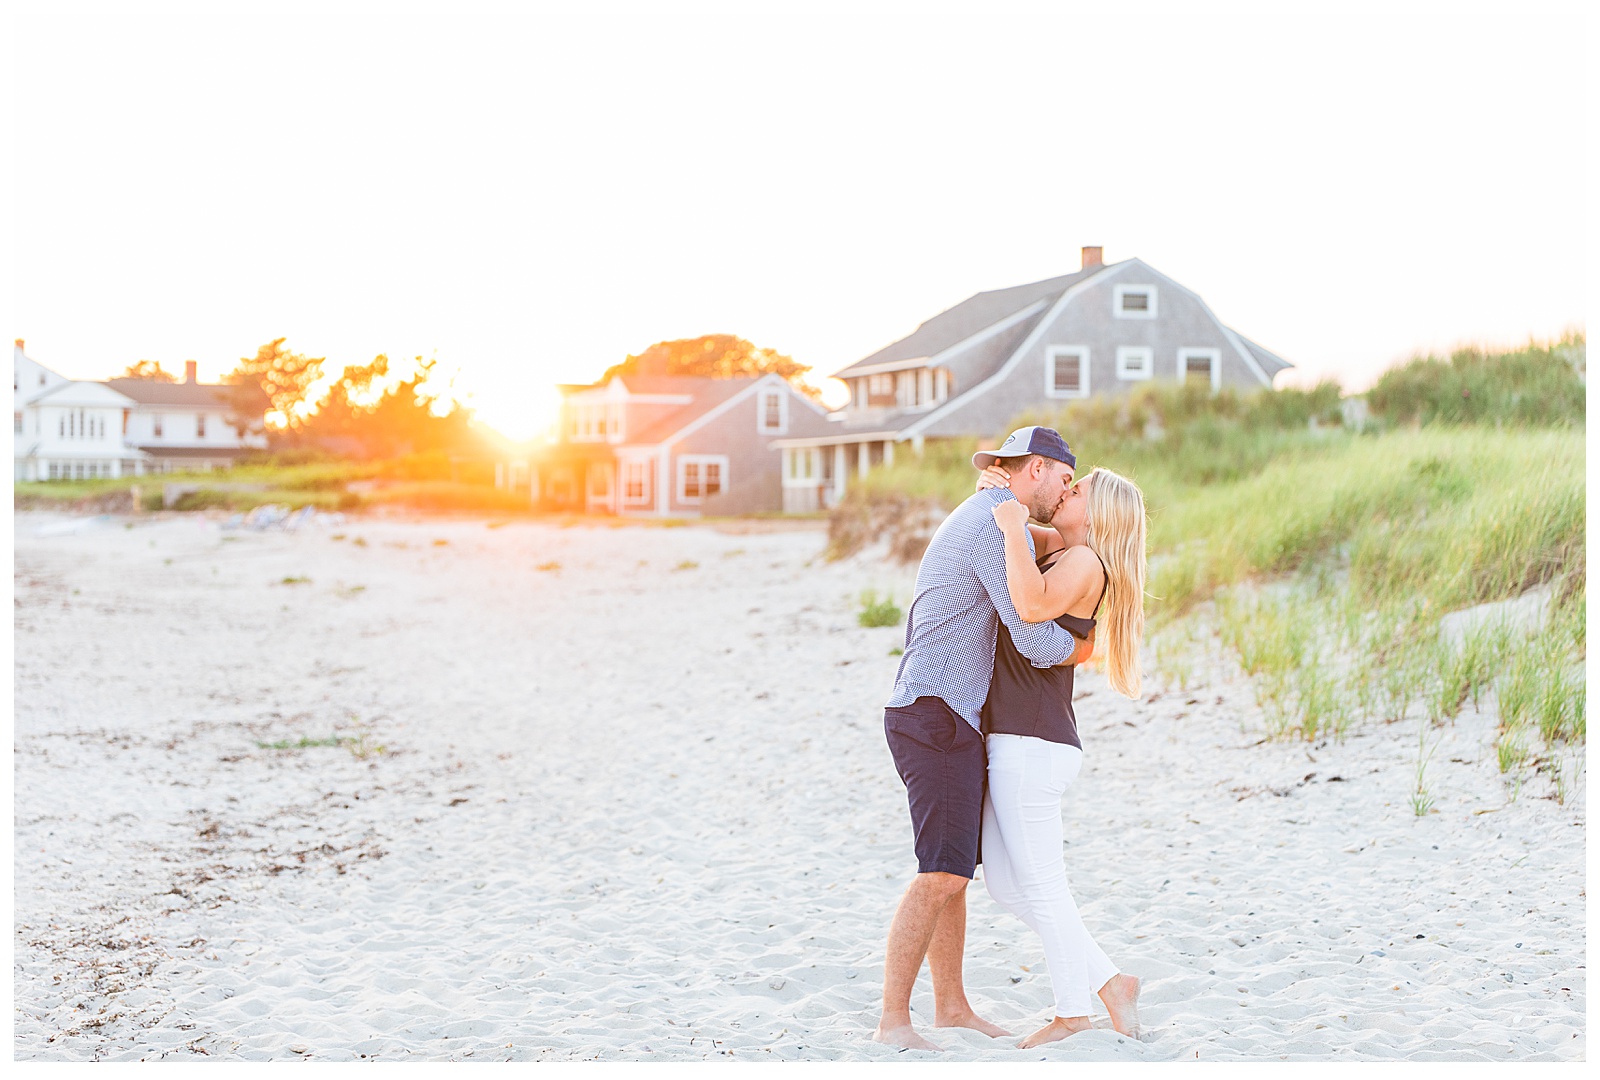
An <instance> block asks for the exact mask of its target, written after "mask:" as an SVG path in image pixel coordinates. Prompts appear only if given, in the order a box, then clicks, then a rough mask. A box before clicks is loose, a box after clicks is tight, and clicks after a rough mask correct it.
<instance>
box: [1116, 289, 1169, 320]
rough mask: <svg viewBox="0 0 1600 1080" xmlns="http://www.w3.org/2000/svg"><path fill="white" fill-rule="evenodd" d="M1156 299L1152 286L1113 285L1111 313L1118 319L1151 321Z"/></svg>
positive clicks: (1153, 315)
mask: <svg viewBox="0 0 1600 1080" xmlns="http://www.w3.org/2000/svg"><path fill="white" fill-rule="evenodd" d="M1157 299H1158V297H1157V295H1156V287H1155V286H1154V285H1113V286H1112V287H1111V313H1112V314H1113V315H1115V316H1116V317H1117V318H1119V319H1153V318H1155V317H1156V301H1157Z"/></svg>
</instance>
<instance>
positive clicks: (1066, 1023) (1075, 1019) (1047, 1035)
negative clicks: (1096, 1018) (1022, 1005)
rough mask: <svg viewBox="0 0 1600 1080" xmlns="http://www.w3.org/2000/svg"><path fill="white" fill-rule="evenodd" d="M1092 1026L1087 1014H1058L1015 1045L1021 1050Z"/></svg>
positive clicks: (1058, 1039)
mask: <svg viewBox="0 0 1600 1080" xmlns="http://www.w3.org/2000/svg"><path fill="white" fill-rule="evenodd" d="M1093 1026H1094V1025H1093V1024H1092V1023H1090V1022H1089V1018H1088V1017H1087V1016H1058V1017H1056V1018H1055V1019H1054V1020H1052V1021H1050V1022H1049V1023H1048V1024H1046V1025H1045V1026H1044V1027H1042V1028H1040V1029H1039V1030H1038V1031H1035V1032H1034V1033H1033V1034H1032V1035H1029V1036H1028V1037H1027V1038H1026V1039H1023V1040H1022V1041H1021V1042H1019V1043H1018V1044H1017V1047H1018V1049H1021V1050H1027V1049H1030V1048H1032V1047H1035V1046H1043V1045H1044V1044H1045V1043H1053V1042H1060V1041H1061V1040H1062V1039H1065V1038H1066V1037H1067V1036H1069V1035H1076V1034H1077V1033H1078V1032H1080V1031H1088V1030H1089V1029H1090V1028H1091V1027H1093Z"/></svg>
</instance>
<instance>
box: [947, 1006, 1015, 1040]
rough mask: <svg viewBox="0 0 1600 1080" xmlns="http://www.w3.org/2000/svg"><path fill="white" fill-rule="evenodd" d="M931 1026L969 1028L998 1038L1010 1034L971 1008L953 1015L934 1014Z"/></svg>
mask: <svg viewBox="0 0 1600 1080" xmlns="http://www.w3.org/2000/svg"><path fill="white" fill-rule="evenodd" d="M933 1026H934V1027H936V1028H971V1029H972V1030H973V1031H976V1032H979V1033H981V1034H983V1035H987V1036H989V1038H991V1039H999V1038H1002V1037H1004V1036H1006V1035H1010V1034H1011V1032H1009V1031H1007V1030H1006V1029H1005V1028H1003V1027H1001V1026H999V1025H998V1024H991V1023H989V1021H987V1020H985V1019H984V1018H983V1017H981V1016H979V1015H978V1014H977V1013H975V1012H973V1011H972V1010H971V1009H968V1010H967V1011H966V1012H964V1013H957V1014H955V1015H953V1016H936V1017H934V1020H933Z"/></svg>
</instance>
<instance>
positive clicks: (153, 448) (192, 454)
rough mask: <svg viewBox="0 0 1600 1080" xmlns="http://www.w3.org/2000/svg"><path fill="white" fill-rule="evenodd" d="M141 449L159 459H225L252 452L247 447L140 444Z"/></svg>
mask: <svg viewBox="0 0 1600 1080" xmlns="http://www.w3.org/2000/svg"><path fill="white" fill-rule="evenodd" d="M139 449H140V450H143V451H144V452H145V453H147V454H149V455H150V456H151V457H157V458H225V457H240V456H242V455H244V454H247V453H249V452H250V447H247V446H162V445H160V444H159V443H140V444H139Z"/></svg>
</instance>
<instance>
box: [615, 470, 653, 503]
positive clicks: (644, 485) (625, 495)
mask: <svg viewBox="0 0 1600 1080" xmlns="http://www.w3.org/2000/svg"><path fill="white" fill-rule="evenodd" d="M654 464H655V462H653V461H651V460H650V459H648V458H633V459H630V460H626V461H623V462H622V468H621V470H620V471H621V473H622V504H623V505H624V506H648V505H649V504H650V473H651V467H652V466H653V465H654ZM634 470H638V472H637V476H635V473H634ZM635 480H637V481H638V484H639V494H637V495H634V494H632V493H631V492H630V491H629V485H630V484H632V483H634V481H635Z"/></svg>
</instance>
